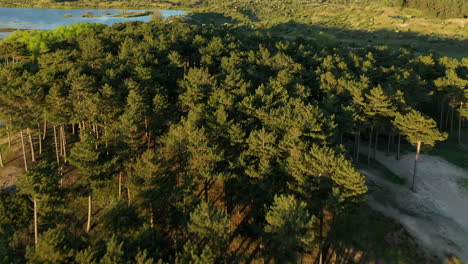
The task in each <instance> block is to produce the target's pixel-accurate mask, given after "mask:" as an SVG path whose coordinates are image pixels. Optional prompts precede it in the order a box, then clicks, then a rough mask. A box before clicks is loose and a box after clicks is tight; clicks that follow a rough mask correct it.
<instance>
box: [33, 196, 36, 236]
mask: <svg viewBox="0 0 468 264" xmlns="http://www.w3.org/2000/svg"><path fill="white" fill-rule="evenodd" d="M33 204H34V245H37V199H36V197H34V200H33Z"/></svg>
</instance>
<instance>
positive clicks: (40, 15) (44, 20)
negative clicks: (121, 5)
mask: <svg viewBox="0 0 468 264" xmlns="http://www.w3.org/2000/svg"><path fill="white" fill-rule="evenodd" d="M139 11H144V10H126V12H127V13H131V12H139ZM160 11H161V13H162V14H163V16H164V17H165V18H166V17H169V16H180V15H184V14H185V13H186V11H180V10H160ZM120 13H121V10H119V9H52V8H8V7H0V31H11V30H12V29H39V30H51V29H55V28H57V27H58V26H61V25H65V26H66V25H71V24H75V23H79V22H80V23H82V22H84V23H101V24H107V25H112V24H115V23H119V22H125V21H143V22H148V21H150V16H140V17H115V15H119V14H120ZM84 14H87V15H88V16H90V17H83V15H84ZM65 16H67V17H65ZM9 34H11V32H0V38H4V37H5V36H7V35H9Z"/></svg>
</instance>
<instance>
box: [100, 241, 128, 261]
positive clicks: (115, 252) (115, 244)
mask: <svg viewBox="0 0 468 264" xmlns="http://www.w3.org/2000/svg"><path fill="white" fill-rule="evenodd" d="M123 244H124V242H119V239H118V238H117V237H116V236H115V235H113V236H112V237H111V238H110V240H109V241H108V242H107V249H106V253H105V254H104V256H103V257H102V258H101V260H100V261H99V264H119V263H125V258H124V251H123Z"/></svg>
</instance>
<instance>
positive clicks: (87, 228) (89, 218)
mask: <svg viewBox="0 0 468 264" xmlns="http://www.w3.org/2000/svg"><path fill="white" fill-rule="evenodd" d="M92 206H93V191H90V192H89V195H88V222H87V224H86V233H89V231H90V230H91V215H92V211H93V207H92Z"/></svg>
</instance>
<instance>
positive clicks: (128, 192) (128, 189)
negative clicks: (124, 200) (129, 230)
mask: <svg viewBox="0 0 468 264" xmlns="http://www.w3.org/2000/svg"><path fill="white" fill-rule="evenodd" d="M127 195H128V205H130V204H131V202H132V196H130V188H128V187H127Z"/></svg>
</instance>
